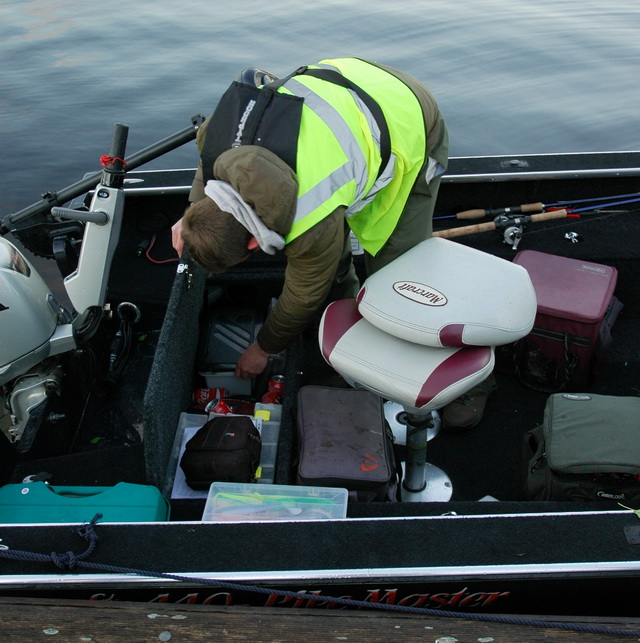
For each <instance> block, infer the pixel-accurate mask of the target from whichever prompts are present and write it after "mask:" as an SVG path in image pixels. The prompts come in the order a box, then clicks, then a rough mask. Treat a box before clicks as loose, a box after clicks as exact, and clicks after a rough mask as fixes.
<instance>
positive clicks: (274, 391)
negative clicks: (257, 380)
mask: <svg viewBox="0 0 640 643" xmlns="http://www.w3.org/2000/svg"><path fill="white" fill-rule="evenodd" d="M283 393H284V375H272V376H271V379H270V380H269V384H268V386H267V392H266V393H265V394H264V395H263V396H262V403H263V404H282V394H283Z"/></svg>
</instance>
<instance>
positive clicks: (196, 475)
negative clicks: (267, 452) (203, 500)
mask: <svg viewBox="0 0 640 643" xmlns="http://www.w3.org/2000/svg"><path fill="white" fill-rule="evenodd" d="M261 451H262V442H261V439H260V433H259V432H258V429H256V427H255V425H254V423H253V421H252V420H251V418H250V417H248V416H243V415H220V416H217V417H214V418H212V419H211V420H209V421H208V422H207V423H206V424H205V425H204V426H203V427H202V428H201V429H199V430H198V432H197V433H196V434H195V435H194V436H193V437H192V438H191V439H190V440H189V441H188V442H187V444H186V446H185V451H184V455H183V456H182V459H181V460H180V466H181V467H182V470H183V471H184V475H185V478H186V481H187V484H188V485H189V486H190V487H191V488H192V489H208V488H209V486H210V485H211V483H212V482H216V481H217V482H255V473H256V469H257V468H258V465H259V464H260V454H261Z"/></svg>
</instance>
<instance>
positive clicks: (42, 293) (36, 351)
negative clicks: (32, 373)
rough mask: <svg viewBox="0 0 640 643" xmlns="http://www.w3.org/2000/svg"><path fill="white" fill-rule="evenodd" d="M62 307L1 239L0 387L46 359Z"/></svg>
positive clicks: (32, 271)
mask: <svg viewBox="0 0 640 643" xmlns="http://www.w3.org/2000/svg"><path fill="white" fill-rule="evenodd" d="M58 310H59V305H58V303H57V301H56V299H55V297H54V296H53V295H52V294H51V291H50V290H49V288H48V287H47V285H46V284H45V282H44V280H43V279H42V277H40V275H39V274H38V273H37V272H36V270H35V269H34V268H33V266H32V265H31V264H30V263H29V262H28V261H27V260H26V259H25V257H24V255H23V254H22V253H21V252H20V251H19V250H18V249H17V248H16V247H15V246H14V245H13V244H11V243H10V242H9V241H7V240H6V239H4V238H0V338H1V340H0V384H4V383H5V382H7V381H8V380H10V379H13V377H15V376H17V375H19V374H21V373H23V372H25V371H26V370H27V369H29V368H31V367H32V366H33V365H34V364H37V363H38V362H40V361H41V360H42V359H44V358H45V357H47V355H48V353H49V349H48V341H49V339H50V338H51V336H52V335H53V333H54V332H55V330H56V327H57V325H58V320H59V315H58Z"/></svg>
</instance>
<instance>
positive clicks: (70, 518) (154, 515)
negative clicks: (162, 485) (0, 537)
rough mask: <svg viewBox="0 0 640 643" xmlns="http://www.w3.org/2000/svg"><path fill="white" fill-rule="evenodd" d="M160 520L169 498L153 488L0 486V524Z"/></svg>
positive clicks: (121, 485)
mask: <svg viewBox="0 0 640 643" xmlns="http://www.w3.org/2000/svg"><path fill="white" fill-rule="evenodd" d="M96 514H102V518H100V522H162V521H165V520H168V519H169V501H168V500H167V499H166V498H165V497H164V496H163V495H162V494H161V493H160V491H159V490H158V489H157V488H156V487H152V486H150V485H141V484H131V483H128V482H119V483H118V484H116V485H115V486H113V487H61V486H58V485H48V484H45V483H44V482H27V483H23V484H8V485H5V486H4V487H0V524H1V523H4V524H7V523H8V524H24V523H28V524H33V523H84V522H90V521H91V520H92V519H93V518H94V516H95V515H96Z"/></svg>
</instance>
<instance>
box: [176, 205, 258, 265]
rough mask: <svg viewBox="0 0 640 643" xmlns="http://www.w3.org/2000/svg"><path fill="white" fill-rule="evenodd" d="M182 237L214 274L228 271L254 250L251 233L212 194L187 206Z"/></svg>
mask: <svg viewBox="0 0 640 643" xmlns="http://www.w3.org/2000/svg"><path fill="white" fill-rule="evenodd" d="M182 238H183V240H184V243H185V246H186V247H187V249H188V250H189V255H190V257H191V258H192V259H193V260H195V261H197V262H198V263H199V264H200V265H201V266H202V267H203V268H204V269H205V270H207V271H208V272H209V273H210V274H218V273H221V272H225V270H227V269H228V268H231V266H235V265H236V264H238V263H240V262H241V261H244V260H245V259H246V258H247V257H248V256H249V254H250V252H249V250H248V245H249V242H250V240H251V233H250V232H249V231H248V230H247V229H246V228H245V227H244V226H243V225H242V224H241V223H240V222H239V221H237V220H236V219H235V218H234V217H233V215H231V214H229V213H228V212H224V211H223V210H220V208H219V207H218V206H217V205H216V203H215V202H214V201H213V200H212V199H210V198H209V197H205V198H204V199H202V200H201V201H198V202H196V203H194V204H192V205H191V206H189V207H188V208H187V209H186V211H185V213H184V217H183V220H182Z"/></svg>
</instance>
